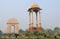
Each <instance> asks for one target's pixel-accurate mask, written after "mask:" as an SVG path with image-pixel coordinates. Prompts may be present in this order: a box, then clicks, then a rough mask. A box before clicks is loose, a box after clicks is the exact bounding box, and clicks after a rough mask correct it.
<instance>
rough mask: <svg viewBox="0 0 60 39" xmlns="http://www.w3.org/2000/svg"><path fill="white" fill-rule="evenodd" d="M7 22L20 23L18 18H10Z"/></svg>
mask: <svg viewBox="0 0 60 39" xmlns="http://www.w3.org/2000/svg"><path fill="white" fill-rule="evenodd" d="M7 23H18V20H17V19H16V18H10V19H9V20H8V22H7Z"/></svg>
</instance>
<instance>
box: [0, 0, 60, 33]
mask: <svg viewBox="0 0 60 39" xmlns="http://www.w3.org/2000/svg"><path fill="white" fill-rule="evenodd" d="M32 3H36V4H38V5H39V7H40V8H42V10H41V20H42V21H41V22H42V27H43V28H51V29H53V28H54V27H60V0H0V30H2V31H3V32H6V28H7V24H6V23H7V21H8V19H9V18H17V20H18V21H19V29H24V30H25V29H27V28H28V12H27V10H28V8H29V7H30V6H31V4H32Z"/></svg>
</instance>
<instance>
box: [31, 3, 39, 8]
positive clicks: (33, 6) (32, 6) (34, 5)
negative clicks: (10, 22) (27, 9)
mask: <svg viewBox="0 0 60 39" xmlns="http://www.w3.org/2000/svg"><path fill="white" fill-rule="evenodd" d="M35 7H39V6H38V5H37V4H35V3H33V4H32V5H31V8H35Z"/></svg>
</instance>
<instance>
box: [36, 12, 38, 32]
mask: <svg viewBox="0 0 60 39" xmlns="http://www.w3.org/2000/svg"><path fill="white" fill-rule="evenodd" d="M36 28H37V31H38V12H37V13H36Z"/></svg>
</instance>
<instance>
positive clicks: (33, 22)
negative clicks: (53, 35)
mask: <svg viewBox="0 0 60 39" xmlns="http://www.w3.org/2000/svg"><path fill="white" fill-rule="evenodd" d="M31 15H32V17H31V19H32V31H33V26H34V21H33V11H32V12H31Z"/></svg>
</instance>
